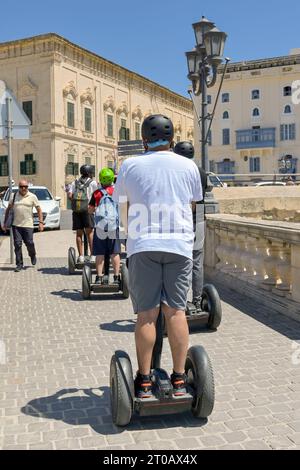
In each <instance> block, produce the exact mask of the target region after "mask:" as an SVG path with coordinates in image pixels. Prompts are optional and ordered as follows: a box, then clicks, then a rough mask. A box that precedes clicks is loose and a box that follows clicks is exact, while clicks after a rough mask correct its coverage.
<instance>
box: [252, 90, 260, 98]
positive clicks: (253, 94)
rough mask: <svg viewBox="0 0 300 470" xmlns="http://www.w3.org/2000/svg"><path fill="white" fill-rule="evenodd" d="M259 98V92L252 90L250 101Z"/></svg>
mask: <svg viewBox="0 0 300 470" xmlns="http://www.w3.org/2000/svg"><path fill="white" fill-rule="evenodd" d="M259 98H260V92H259V90H252V99H253V100H259Z"/></svg>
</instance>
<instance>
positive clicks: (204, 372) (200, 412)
mask: <svg viewBox="0 0 300 470" xmlns="http://www.w3.org/2000/svg"><path fill="white" fill-rule="evenodd" d="M185 373H186V374H187V377H188V384H189V385H190V387H191V388H192V389H193V391H194V400H193V404H192V413H193V415H194V416H195V417H196V418H207V417H208V416H209V415H210V414H211V413H212V410H213V408H214V403H215V384H214V375H213V369H212V365H211V362H210V359H209V357H208V355H207V353H206V351H205V349H204V348H203V347H202V346H192V347H191V348H190V349H189V350H188V353H187V358H186V363H185Z"/></svg>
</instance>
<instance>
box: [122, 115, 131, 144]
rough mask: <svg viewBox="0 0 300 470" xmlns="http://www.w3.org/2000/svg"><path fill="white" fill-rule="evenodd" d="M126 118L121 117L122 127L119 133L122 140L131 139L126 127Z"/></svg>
mask: <svg viewBox="0 0 300 470" xmlns="http://www.w3.org/2000/svg"><path fill="white" fill-rule="evenodd" d="M126 125H127V123H126V119H121V127H120V133H119V138H120V140H129V139H130V136H129V129H127V127H126Z"/></svg>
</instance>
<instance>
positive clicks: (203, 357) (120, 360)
mask: <svg viewBox="0 0 300 470" xmlns="http://www.w3.org/2000/svg"><path fill="white" fill-rule="evenodd" d="M163 323H164V321H163V314H162V313H161V312H160V314H159V317H158V320H157V323H156V342H155V346H154V349H153V355H152V364H151V375H152V381H153V394H154V397H153V398H145V399H140V398H136V397H135V393H134V378H133V372H132V365H131V361H130V358H129V356H128V354H127V353H126V352H124V351H116V352H115V354H114V355H113V356H112V359H111V363H110V394H111V409H112V419H113V422H114V423H115V424H116V425H117V426H126V425H127V424H129V422H130V420H131V417H132V415H133V414H134V413H137V414H139V415H140V416H154V415H156V416H157V415H159V416H160V415H163V414H175V413H184V412H187V411H192V413H193V415H194V416H195V417H196V418H207V417H208V416H209V415H210V414H211V413H212V411H213V407H214V401H215V388H214V377H213V369H212V365H211V362H210V359H209V357H208V355H207V353H206V352H205V349H204V348H203V347H202V346H192V347H191V348H190V349H189V350H188V353H187V358H186V363H185V373H186V374H187V384H188V385H187V393H186V395H184V396H179V397H175V396H174V395H173V387H172V384H171V380H170V377H169V375H168V373H167V372H166V371H165V370H163V369H161V368H160V359H161V353H162V346H163V331H164V325H163Z"/></svg>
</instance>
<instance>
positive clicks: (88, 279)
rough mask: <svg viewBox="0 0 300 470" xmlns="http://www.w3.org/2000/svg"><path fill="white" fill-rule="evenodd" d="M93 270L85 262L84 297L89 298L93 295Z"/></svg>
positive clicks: (83, 277)
mask: <svg viewBox="0 0 300 470" xmlns="http://www.w3.org/2000/svg"><path fill="white" fill-rule="evenodd" d="M91 283H92V270H91V268H90V266H88V265H87V264H85V265H84V266H83V270H82V298H83V299H84V300H87V299H89V298H90V297H91Z"/></svg>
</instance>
